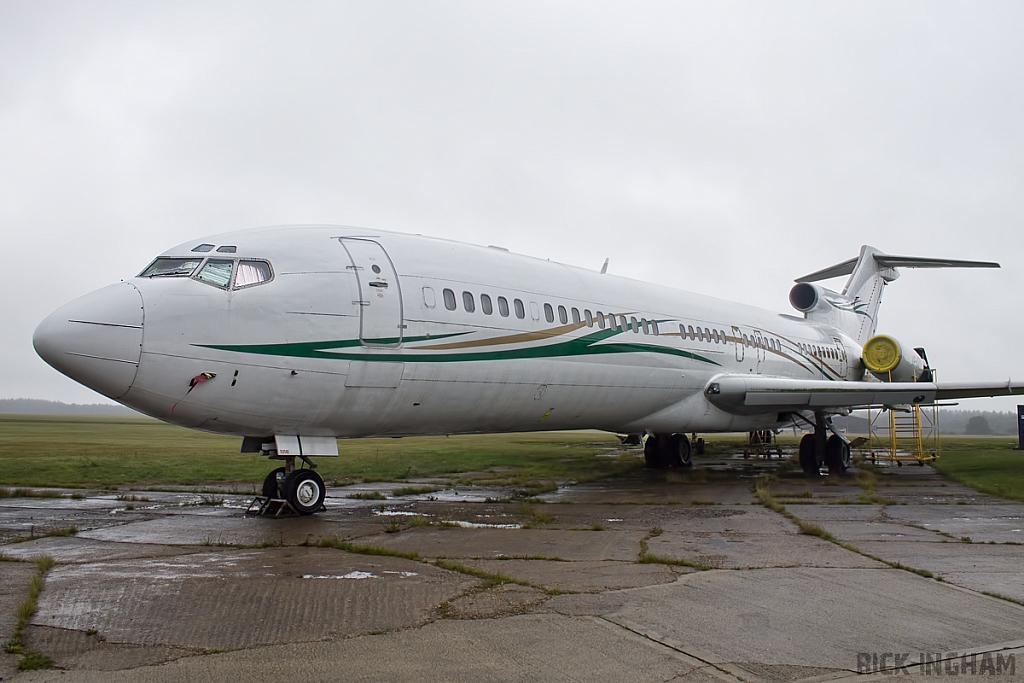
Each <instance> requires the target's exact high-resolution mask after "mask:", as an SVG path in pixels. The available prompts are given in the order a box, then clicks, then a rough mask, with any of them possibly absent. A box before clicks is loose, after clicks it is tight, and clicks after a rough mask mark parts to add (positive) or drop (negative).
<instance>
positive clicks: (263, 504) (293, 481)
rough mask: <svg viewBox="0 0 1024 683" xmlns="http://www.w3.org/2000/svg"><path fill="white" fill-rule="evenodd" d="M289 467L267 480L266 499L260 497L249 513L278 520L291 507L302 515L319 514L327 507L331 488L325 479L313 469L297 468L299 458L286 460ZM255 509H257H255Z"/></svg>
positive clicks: (264, 489)
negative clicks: (296, 462) (269, 516)
mask: <svg viewBox="0 0 1024 683" xmlns="http://www.w3.org/2000/svg"><path fill="white" fill-rule="evenodd" d="M284 460H285V466H284V467H278V468H277V469H275V470H273V471H272V472H271V473H270V474H268V475H267V478H266V479H264V480H263V490H262V492H261V493H262V494H263V495H262V496H257V497H256V498H255V499H253V502H252V504H250V505H249V509H248V510H246V512H247V513H255V514H259V515H266V514H273V515H274V516H275V517H276V516H279V515H281V513H282V512H284V511H285V510H287V509H288V508H291V509H292V510H294V511H295V512H296V513H298V514H300V515H303V516H305V515H311V514H313V513H314V512H319V511H320V510H321V509H322V508H323V506H324V498H325V497H326V495H327V487H326V485H325V484H324V480H323V477H321V476H320V475H319V474H317V472H316V470H315V469H313V466H312V465H313V463H311V462H309V459H308V458H303V460H305V461H306V462H307V463H309V464H310V465H311V467H309V468H308V469H306V468H304V469H295V458H285V459H284ZM254 508H255V509H254Z"/></svg>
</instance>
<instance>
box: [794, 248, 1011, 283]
mask: <svg viewBox="0 0 1024 683" xmlns="http://www.w3.org/2000/svg"><path fill="white" fill-rule="evenodd" d="M872 256H873V257H874V259H875V262H876V263H878V265H880V266H883V267H885V268H998V267H999V264H998V263H993V262H992V261H962V260H959V259H948V258H923V257H920V256H893V255H891V254H878V253H875V254H872ZM857 261H858V259H857V258H852V259H849V260H847V261H843V262H842V263H837V264H836V265H834V266H829V267H828V268H822V269H821V270H818V271H815V272H813V273H811V274H810V275H804V276H803V277H801V278H797V280H796V282H818V281H819V280H828V279H831V278H834V277H841V276H843V275H849V274H851V273H852V272H853V270H854V268H856V267H857Z"/></svg>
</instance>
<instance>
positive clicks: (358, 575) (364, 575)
mask: <svg viewBox="0 0 1024 683" xmlns="http://www.w3.org/2000/svg"><path fill="white" fill-rule="evenodd" d="M302 578H304V579H355V580H358V579H379V578H380V577H379V576H377V575H376V574H373V573H371V572H361V571H358V570H357V571H352V572H349V573H348V574H341V575H337V574H303V575H302Z"/></svg>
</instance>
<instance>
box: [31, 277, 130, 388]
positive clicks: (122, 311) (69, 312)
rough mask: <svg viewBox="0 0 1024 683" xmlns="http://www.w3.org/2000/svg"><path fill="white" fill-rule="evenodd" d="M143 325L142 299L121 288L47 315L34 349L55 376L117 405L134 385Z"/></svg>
mask: <svg viewBox="0 0 1024 683" xmlns="http://www.w3.org/2000/svg"><path fill="white" fill-rule="evenodd" d="M142 323H143V306H142V294H141V293H140V292H139V290H138V289H136V288H135V286H134V285H131V284H129V283H127V282H119V283H117V284H116V285H110V286H109V287H104V288H103V289H98V290H96V291H95V292H92V293H91V294H86V295H85V296H83V297H81V298H79V299H75V300H74V301H72V302H71V303H69V304H66V305H64V306H61V307H60V308H58V309H57V310H56V311H54V312H53V313H51V314H50V315H49V316H48V317H47V318H46V319H45V320H43V322H41V323H39V327H37V328H36V331H35V334H33V335H32V345H33V346H34V347H35V349H36V353H37V354H39V357H40V358H42V359H43V360H44V361H46V362H47V363H49V364H50V365H51V366H53V368H54V369H56V370H57V371H58V372H61V373H63V374H65V375H67V376H68V377H70V378H71V379H73V380H75V381H76V382H80V383H81V384H84V385H85V386H87V387H89V388H90V389H93V390H95V391H98V392H99V393H101V394H103V395H104V396H107V397H109V398H112V399H115V400H116V399H118V398H120V397H121V396H124V395H125V394H126V393H128V389H130V388H131V386H132V382H134V381H135V373H136V372H137V371H138V369H139V360H140V359H141V357H142Z"/></svg>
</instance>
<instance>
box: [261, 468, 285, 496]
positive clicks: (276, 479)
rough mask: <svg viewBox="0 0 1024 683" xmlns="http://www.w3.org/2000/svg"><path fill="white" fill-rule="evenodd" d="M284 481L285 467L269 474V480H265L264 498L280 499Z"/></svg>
mask: <svg viewBox="0 0 1024 683" xmlns="http://www.w3.org/2000/svg"><path fill="white" fill-rule="evenodd" d="M282 479H284V468H283V467H278V468H277V469H276V470H274V471H273V472H271V473H270V474H268V475H267V478H266V479H264V480H263V497H264V498H280V497H281V480H282Z"/></svg>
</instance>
